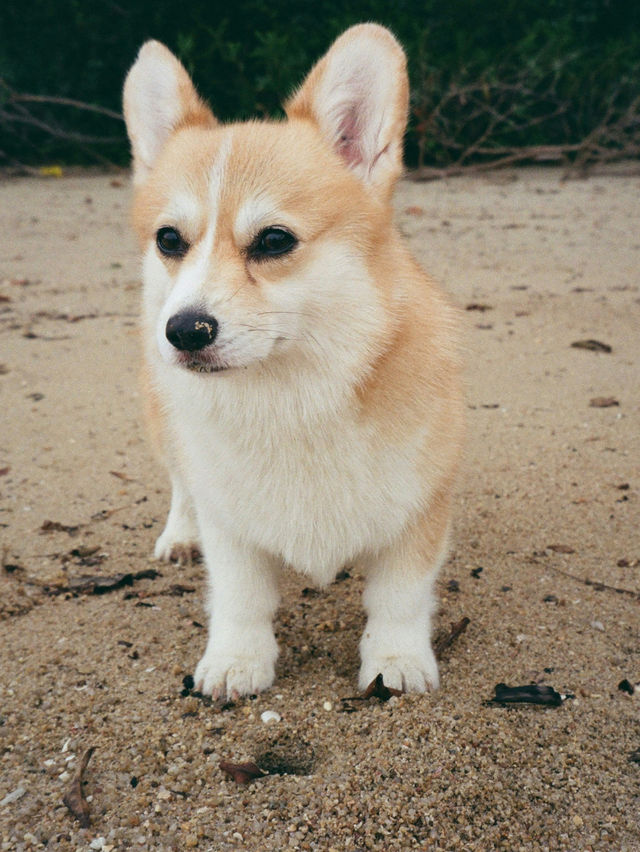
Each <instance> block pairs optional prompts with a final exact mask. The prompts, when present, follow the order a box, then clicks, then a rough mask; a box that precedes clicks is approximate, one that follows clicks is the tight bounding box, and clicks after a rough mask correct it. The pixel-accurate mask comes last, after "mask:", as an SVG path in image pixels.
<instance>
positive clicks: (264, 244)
mask: <svg viewBox="0 0 640 852" xmlns="http://www.w3.org/2000/svg"><path fill="white" fill-rule="evenodd" d="M297 245H298V240H297V239H296V238H295V237H294V235H293V234H292V233H291V231H287V230H286V229H285V228H265V229H264V231H260V233H259V234H258V236H257V237H256V238H255V240H254V241H253V242H252V243H251V245H250V246H249V256H250V257H251V258H252V259H253V260H262V259H263V258H267V257H277V256H278V255H280V254H286V253H287V252H289V251H291V250H292V249H294V248H295V247H296V246H297Z"/></svg>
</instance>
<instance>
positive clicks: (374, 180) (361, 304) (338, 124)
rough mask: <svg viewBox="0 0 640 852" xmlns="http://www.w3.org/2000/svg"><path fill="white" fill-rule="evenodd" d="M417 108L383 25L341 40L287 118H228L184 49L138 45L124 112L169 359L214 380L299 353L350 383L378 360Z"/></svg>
mask: <svg viewBox="0 0 640 852" xmlns="http://www.w3.org/2000/svg"><path fill="white" fill-rule="evenodd" d="M407 105H408V82H407V73H406V63H405V57H404V53H403V51H402V49H401V48H400V46H399V45H398V43H397V42H396V40H395V39H394V37H393V36H392V35H391V34H390V33H389V32H388V31H387V30H385V29H384V28H382V27H379V26H376V25H372V24H365V25H360V26H356V27H353V28H351V29H350V30H348V31H347V32H346V33H344V34H343V35H342V36H341V37H340V38H339V39H338V40H337V41H336V42H335V43H334V45H333V46H332V47H331V49H330V50H329V52H328V53H327V54H326V55H325V56H324V57H323V58H322V59H321V60H320V61H319V62H318V64H317V65H316V66H315V67H314V68H313V69H312V71H311V73H310V74H309V76H308V77H307V79H306V81H305V82H304V84H303V85H302V87H301V88H300V89H299V91H298V92H297V93H296V94H294V96H293V97H292V98H291V99H290V100H289V102H288V103H287V104H286V113H287V120H286V121H281V122H275V121H274V122H258V121H256V122H247V123H241V124H230V125H222V124H219V123H218V122H217V121H216V119H215V118H214V116H213V114H212V113H211V111H210V110H209V108H208V107H207V106H206V105H205V104H204V103H203V102H202V101H201V100H200V98H199V97H198V95H197V94H196V91H195V89H194V87H193V84H192V83H191V80H190V79H189V76H188V74H187V72H186V71H185V69H184V68H183V66H182V65H181V64H180V63H179V62H178V60H177V59H176V58H175V57H174V56H173V54H172V53H170V51H169V50H167V48H165V47H164V46H163V45H161V44H159V43H158V42H153V41H152V42H148V43H146V44H145V45H144V46H143V47H142V49H141V50H140V54H139V56H138V58H137V61H136V63H135V64H134V66H133V67H132V69H131V70H130V72H129V75H128V77H127V80H126V83H125V88H124V111H125V118H126V123H127V129H128V132H129V137H130V139H131V144H132V149H133V169H134V182H135V187H136V193H135V201H134V223H135V227H136V230H137V233H138V236H139V239H140V241H141V245H142V248H143V252H144V278H145V303H146V309H145V315H146V320H147V323H148V324H149V325H150V326H151V328H150V332H151V335H152V336H153V337H154V338H155V341H156V345H157V346H158V348H159V350H160V352H161V355H162V357H163V359H164V360H165V361H166V362H167V363H169V364H175V365H177V366H181V367H184V368H187V369H191V370H193V371H197V372H204V373H211V372H219V371H224V370H228V369H229V368H239V367H245V368H246V367H251V366H254V365H257V364H260V365H263V367H264V366H265V365H266V364H267V363H271V364H275V363H276V362H277V361H278V360H280V361H282V359H290V358H291V355H292V353H295V354H296V356H297V357H298V358H301V357H302V358H306V359H307V360H309V361H311V362H315V363H319V362H325V363H328V364H331V363H333V364H334V365H336V364H337V363H340V364H344V366H345V367H346V368H347V369H348V370H349V371H350V372H351V374H352V375H353V370H356V372H357V368H358V366H360V367H362V365H363V364H365V363H366V362H367V361H369V360H370V358H371V353H372V351H375V350H376V349H377V348H379V341H380V339H381V338H382V337H383V336H384V333H385V329H386V327H387V324H388V316H389V310H388V308H389V302H390V301H392V297H391V296H390V295H389V292H387V291H386V290H385V288H384V287H382V286H381V283H380V280H381V279H389V287H390V286H391V280H390V279H392V277H393V270H392V269H391V268H390V266H391V264H390V262H389V260H388V254H389V252H388V248H389V246H390V245H391V244H392V243H393V240H394V239H395V238H394V236H393V232H392V229H391V225H390V220H391V216H390V211H389V202H390V197H391V193H392V190H393V186H394V184H395V181H396V179H397V178H398V176H399V174H400V171H401V168H402V137H403V134H404V130H405V126H406V115H407Z"/></svg>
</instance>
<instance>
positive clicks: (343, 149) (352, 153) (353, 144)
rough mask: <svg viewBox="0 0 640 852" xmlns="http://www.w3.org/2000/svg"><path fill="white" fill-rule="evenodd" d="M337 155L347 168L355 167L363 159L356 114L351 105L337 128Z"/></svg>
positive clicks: (354, 108)
mask: <svg viewBox="0 0 640 852" xmlns="http://www.w3.org/2000/svg"><path fill="white" fill-rule="evenodd" d="M337 148H338V153H339V154H340V156H341V157H342V159H343V160H344V161H345V163H346V164H347V165H348V166H357V165H359V163H361V162H362V161H363V159H364V156H363V153H362V145H361V139H360V128H359V127H358V113H357V110H356V107H355V106H353V105H351V106H350V107H349V108H348V110H347V111H346V113H345V115H344V116H343V118H342V121H341V122H340V126H339V136H338V143H337Z"/></svg>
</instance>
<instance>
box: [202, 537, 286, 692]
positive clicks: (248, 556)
mask: <svg viewBox="0 0 640 852" xmlns="http://www.w3.org/2000/svg"><path fill="white" fill-rule="evenodd" d="M201 541H202V545H203V549H204V557H205V561H206V564H207V570H208V573H209V639H208V642H207V648H206V650H205V652H204V656H203V657H202V659H201V660H200V662H199V663H198V665H197V667H196V671H195V675H194V681H195V686H196V689H199V690H200V691H201V692H203V693H204V694H205V695H212V696H213V698H215V699H217V698H221V697H224V696H227V697H229V698H232V697H236V696H240V695H253V694H255V693H258V692H261V691H262V690H264V689H267V688H268V687H269V686H271V684H272V683H273V679H274V677H275V662H276V658H277V656H278V647H277V644H276V640H275V636H274V634H273V627H272V622H273V618H274V615H275V611H276V608H277V606H278V599H279V595H278V567H279V566H278V564H277V562H276V560H274V559H272V558H271V557H269V556H268V555H266V554H264V553H262V552H260V551H257V550H256V549H254V548H251V547H248V546H245V545H243V544H239V543H237V542H235V541H233V540H232V539H231V538H230V537H229V536H228V535H227V534H226V533H223V532H221V531H220V530H218V529H216V528H213V527H211V526H209V527H208V528H207V529H202V530H201Z"/></svg>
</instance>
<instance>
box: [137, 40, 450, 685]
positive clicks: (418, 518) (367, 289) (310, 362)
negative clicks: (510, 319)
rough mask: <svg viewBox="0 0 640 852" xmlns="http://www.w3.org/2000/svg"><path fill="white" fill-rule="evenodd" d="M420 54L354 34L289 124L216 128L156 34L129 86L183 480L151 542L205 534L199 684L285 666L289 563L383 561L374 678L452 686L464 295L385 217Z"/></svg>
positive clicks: (156, 369)
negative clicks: (440, 603)
mask: <svg viewBox="0 0 640 852" xmlns="http://www.w3.org/2000/svg"><path fill="white" fill-rule="evenodd" d="M407 98H408V84H407V77H406V70H405V60H404V55H403V53H402V50H401V49H400V47H399V45H398V44H397V42H396V41H395V39H394V38H393V37H392V36H391V35H390V34H389V33H388V32H387V31H386V30H384V29H382V28H381V27H377V26H374V25H362V26H359V27H354V28H352V29H351V30H349V31H347V33H345V34H344V35H343V36H342V37H341V38H340V39H339V40H338V41H337V42H336V43H335V44H334V46H333V47H332V49H331V50H330V52H329V53H328V54H327V56H325V57H324V58H323V59H322V60H321V61H320V62H319V63H318V65H317V66H316V67H315V68H314V69H313V71H312V72H311V74H310V75H309V77H308V79H307V81H306V83H305V84H304V85H303V87H302V88H301V90H300V91H299V92H298V93H297V94H296V95H295V96H294V97H293V99H292V100H291V101H290V102H289V104H288V105H287V114H288V120H287V121H286V122H252V123H246V124H236V125H227V126H221V125H218V124H217V123H216V121H215V119H214V118H213V116H212V115H211V113H210V112H209V111H208V109H207V108H206V107H205V106H204V105H203V104H202V102H200V101H199V99H198V98H197V95H196V94H195V91H194V90H193V87H192V85H191V82H190V80H189V78H188V76H187V74H186V72H185V71H184V69H183V68H182V66H181V65H180V64H179V63H178V61H177V60H176V59H175V58H174V57H173V56H172V54H170V53H169V51H168V50H167V49H166V48H164V47H163V46H162V45H160V44H158V43H156V42H150V43H148V44H147V45H145V46H144V47H143V48H142V50H141V52H140V55H139V57H138V60H137V62H136V64H135V65H134V67H133V68H132V70H131V71H130V73H129V76H128V78H127V82H126V84H125V116H126V119H127V126H128V130H129V134H130V137H131V140H132V146H133V153H134V178H135V183H136V196H135V202H134V222H135V227H136V230H137V233H138V236H139V238H140V242H141V245H142V248H143V251H144V282H145V288H144V331H145V357H146V363H147V390H148V402H149V411H150V413H151V421H152V428H153V432H154V433H155V435H156V437H157V441H158V443H159V445H160V447H161V448H162V453H163V455H164V458H165V461H166V463H167V466H168V468H169V472H170V475H171V480H172V487H173V496H172V503H171V510H170V512H169V518H168V520H167V525H166V528H165V530H164V532H163V533H162V535H161V536H160V538H159V539H158V542H157V545H156V556H157V557H159V558H162V559H170V558H171V557H172V556H175V555H177V554H180V553H181V552H185V551H190V550H191V548H193V547H198V548H201V549H202V551H203V555H204V558H205V561H206V564H207V568H208V571H209V575H210V586H211V594H210V609H211V621H210V632H209V641H208V645H207V649H206V651H205V654H204V656H203V658H202V659H201V661H200V663H199V664H198V667H197V669H196V673H195V681H196V685H197V686H198V687H199V688H201V689H202V690H203V691H204V692H206V693H211V694H213V695H214V696H220V695H224V694H227V695H233V694H246V693H253V692H257V691H260V690H262V689H265V688H267V687H268V686H270V685H271V683H272V681H273V678H274V665H275V660H276V656H277V648H276V642H275V638H274V636H273V630H272V620H273V617H274V614H275V610H276V607H277V603H278V594H277V575H278V572H279V569H280V567H281V566H282V565H283V564H286V565H290V566H292V567H293V568H294V569H296V570H298V571H301V572H303V573H305V574H307V575H308V576H309V577H310V578H311V579H312V580H314V581H315V582H317V583H319V584H326V583H329V582H331V581H332V580H333V579H334V577H335V575H336V573H337V572H338V570H339V569H340V568H341V567H342V566H344V565H345V564H347V563H352V562H355V561H357V562H358V563H359V564H361V565H363V567H364V568H365V570H366V571H367V574H368V580H367V588H366V591H365V597H364V603H365V608H366V610H367V613H368V621H367V626H366V629H365V633H364V636H363V639H362V642H361V654H362V667H361V670H360V684H361V686H366V685H367V683H368V682H369V681H370V680H371V679H372V678H374V677H375V676H376V674H378V673H379V672H382V674H383V677H384V681H385V683H386V684H388V685H390V686H393V687H397V688H401V689H407V690H413V691H424V690H425V689H426V688H428V687H434V688H435V687H436V686H437V684H438V670H437V665H436V662H435V658H434V655H433V652H432V650H431V645H430V637H429V634H430V620H431V612H432V609H433V595H432V586H433V581H434V579H435V575H436V572H437V569H438V567H439V565H440V563H441V562H442V560H443V558H444V555H445V552H446V543H447V534H448V528H449V516H450V503H451V493H452V487H453V480H454V476H455V471H456V467H457V464H458V456H459V452H460V445H461V440H462V403H461V395H460V387H459V370H458V363H457V357H456V352H455V313H454V311H453V309H452V308H451V307H450V306H449V304H448V303H447V302H446V300H445V299H444V298H443V297H442V296H441V295H440V293H439V292H438V291H437V289H436V288H435V287H434V285H433V284H432V282H430V281H429V280H428V279H427V278H426V277H425V276H424V274H423V273H422V272H421V270H420V269H419V268H418V267H417V265H416V264H415V262H414V261H413V260H412V258H411V257H410V256H409V254H408V253H407V251H406V249H405V248H404V246H403V244H402V243H401V241H400V239H399V237H398V235H397V233H396V231H395V230H394V228H393V225H392V213H391V206H390V197H391V193H392V190H393V186H394V184H395V180H396V179H397V177H398V175H399V173H400V170H401V153H402V136H403V133H404V128H405V122H406V112H407Z"/></svg>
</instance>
